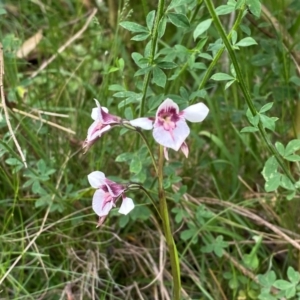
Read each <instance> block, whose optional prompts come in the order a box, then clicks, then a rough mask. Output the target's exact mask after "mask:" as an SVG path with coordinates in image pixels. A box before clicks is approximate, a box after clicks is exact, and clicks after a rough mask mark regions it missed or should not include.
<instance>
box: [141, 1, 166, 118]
mask: <svg viewBox="0 0 300 300" xmlns="http://www.w3.org/2000/svg"><path fill="white" fill-rule="evenodd" d="M164 6H165V0H159V1H158V8H157V12H156V16H155V21H154V26H153V30H152V38H151V42H152V43H151V44H152V45H151V46H152V47H151V53H150V60H149V65H150V66H152V65H153V62H154V56H155V50H156V46H157V39H158V25H159V21H160V20H161V18H162V16H163V14H164ZM150 76H151V72H149V73H147V74H146V75H145V77H144V82H143V90H142V93H143V96H142V100H141V107H140V113H139V117H141V116H143V115H144V110H145V100H146V94H147V88H148V85H149V82H150Z"/></svg>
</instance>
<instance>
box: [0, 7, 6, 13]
mask: <svg viewBox="0 0 300 300" xmlns="http://www.w3.org/2000/svg"><path fill="white" fill-rule="evenodd" d="M5 14H7V12H6V10H5V9H4V8H3V7H0V15H5Z"/></svg>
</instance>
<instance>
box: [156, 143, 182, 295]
mask: <svg viewBox="0 0 300 300" xmlns="http://www.w3.org/2000/svg"><path fill="white" fill-rule="evenodd" d="M163 166H164V150H163V146H159V158H158V196H159V206H160V214H161V218H162V222H163V229H164V233H165V238H166V241H167V246H168V249H169V253H170V261H171V268H172V275H173V282H174V290H173V300H180V293H181V279H180V266H179V258H178V252H177V248H176V244H175V242H174V239H173V235H172V231H171V226H170V219H169V212H168V205H167V200H166V195H165V191H164V186H163Z"/></svg>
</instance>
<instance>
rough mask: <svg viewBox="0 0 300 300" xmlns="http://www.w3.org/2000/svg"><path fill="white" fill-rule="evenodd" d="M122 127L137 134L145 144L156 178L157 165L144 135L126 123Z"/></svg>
mask: <svg viewBox="0 0 300 300" xmlns="http://www.w3.org/2000/svg"><path fill="white" fill-rule="evenodd" d="M122 125H123V126H124V127H125V128H127V129H130V130H132V131H135V132H137V133H138V134H139V135H140V136H141V137H142V139H143V141H144V142H145V144H146V147H147V149H148V152H149V154H150V156H151V159H152V164H153V167H154V169H155V173H156V175H157V176H158V170H157V164H156V161H155V158H154V155H153V152H152V150H151V147H150V145H149V143H148V140H147V138H146V137H145V135H144V133H143V132H142V131H141V130H140V129H139V128H137V127H134V126H132V125H130V124H129V122H128V121H125V122H123V123H122Z"/></svg>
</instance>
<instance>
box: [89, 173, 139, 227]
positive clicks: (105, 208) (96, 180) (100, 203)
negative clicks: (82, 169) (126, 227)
mask: <svg viewBox="0 0 300 300" xmlns="http://www.w3.org/2000/svg"><path fill="white" fill-rule="evenodd" d="M88 181H89V183H90V185H91V186H92V187H93V188H96V189H97V190H96V191H95V193H94V196H93V205H92V206H93V210H94V212H95V213H96V214H97V215H98V216H99V217H100V218H99V224H98V225H101V224H100V222H101V223H103V221H104V219H105V217H106V216H107V215H108V213H109V211H110V210H111V209H112V208H113V207H115V206H116V201H117V200H118V198H119V197H122V200H123V201H122V204H121V206H120V209H119V213H120V214H123V215H127V214H128V213H129V212H130V211H131V210H132V209H133V208H134V203H133V201H132V199H131V198H128V197H126V196H125V191H126V190H127V187H126V186H125V185H123V184H119V183H116V182H114V181H111V180H109V179H107V178H106V177H105V175H104V173H102V172H100V171H94V172H92V173H90V174H89V175H88Z"/></svg>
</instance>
